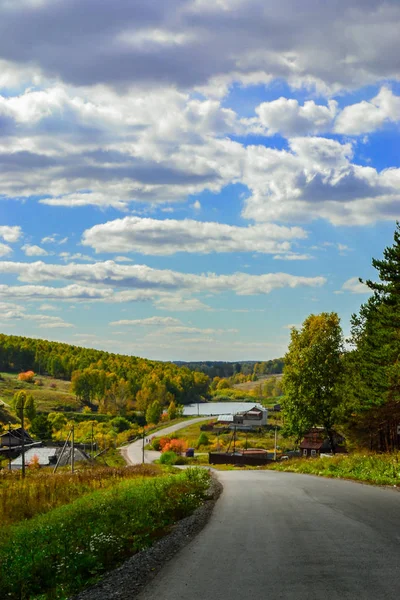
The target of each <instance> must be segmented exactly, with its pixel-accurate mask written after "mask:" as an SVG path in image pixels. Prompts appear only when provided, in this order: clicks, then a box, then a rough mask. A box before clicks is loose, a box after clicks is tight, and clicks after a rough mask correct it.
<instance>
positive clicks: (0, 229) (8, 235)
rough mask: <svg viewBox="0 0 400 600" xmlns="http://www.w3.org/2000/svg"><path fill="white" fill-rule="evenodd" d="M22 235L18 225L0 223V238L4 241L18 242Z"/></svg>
mask: <svg viewBox="0 0 400 600" xmlns="http://www.w3.org/2000/svg"><path fill="white" fill-rule="evenodd" d="M21 235H22V229H21V227H20V226H19V225H0V238H2V239H3V240H4V241H5V242H11V243H12V242H18V240H19V238H20V237H21Z"/></svg>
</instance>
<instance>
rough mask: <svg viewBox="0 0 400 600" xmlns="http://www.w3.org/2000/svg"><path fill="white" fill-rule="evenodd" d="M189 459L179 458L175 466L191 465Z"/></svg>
mask: <svg viewBox="0 0 400 600" xmlns="http://www.w3.org/2000/svg"><path fill="white" fill-rule="evenodd" d="M189 462H190V461H189V459H188V458H187V457H186V456H178V457H177V458H176V461H175V464H176V465H188V464H189Z"/></svg>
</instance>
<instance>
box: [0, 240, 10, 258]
mask: <svg viewBox="0 0 400 600" xmlns="http://www.w3.org/2000/svg"><path fill="white" fill-rule="evenodd" d="M9 254H12V248H11V247H10V246H7V244H1V243H0V256H8V255H9Z"/></svg>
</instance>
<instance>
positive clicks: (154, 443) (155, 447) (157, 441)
mask: <svg viewBox="0 0 400 600" xmlns="http://www.w3.org/2000/svg"><path fill="white" fill-rule="evenodd" d="M151 445H152V447H153V450H157V452H159V451H160V450H161V444H160V438H154V440H153V441H152V442H151Z"/></svg>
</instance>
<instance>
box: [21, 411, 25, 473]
mask: <svg viewBox="0 0 400 600" xmlns="http://www.w3.org/2000/svg"><path fill="white" fill-rule="evenodd" d="M24 412H25V402H22V407H21V429H22V435H21V450H22V454H21V458H22V478H24V477H25V418H24V417H25V414H24Z"/></svg>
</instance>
